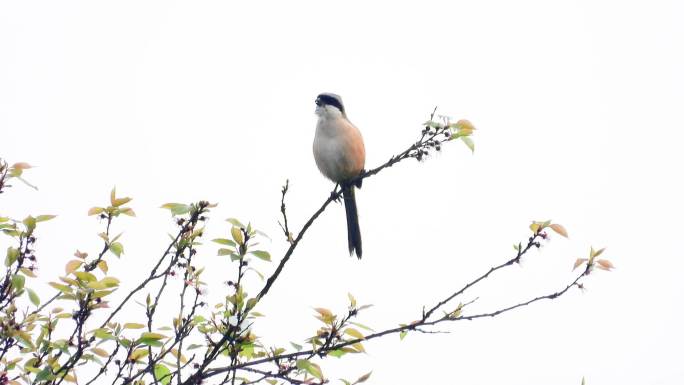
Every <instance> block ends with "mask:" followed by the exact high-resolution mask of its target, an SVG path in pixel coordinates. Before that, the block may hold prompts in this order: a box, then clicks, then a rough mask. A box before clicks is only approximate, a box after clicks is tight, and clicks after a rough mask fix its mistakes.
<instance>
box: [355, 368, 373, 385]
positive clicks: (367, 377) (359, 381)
mask: <svg viewBox="0 0 684 385" xmlns="http://www.w3.org/2000/svg"><path fill="white" fill-rule="evenodd" d="M371 373H373V372H372V371H371V372H368V373H366V374H364V375H363V376H361V377H359V379H358V380H356V381H355V382H354V384H360V383H362V382H366V380H368V379H369V378H370V376H371ZM354 384H352V385H354Z"/></svg>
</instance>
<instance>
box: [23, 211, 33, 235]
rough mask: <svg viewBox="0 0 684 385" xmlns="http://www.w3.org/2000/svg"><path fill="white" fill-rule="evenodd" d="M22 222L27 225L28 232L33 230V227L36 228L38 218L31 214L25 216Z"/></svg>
mask: <svg viewBox="0 0 684 385" xmlns="http://www.w3.org/2000/svg"><path fill="white" fill-rule="evenodd" d="M21 223H23V224H24V226H26V232H28V233H31V232H33V229H35V228H36V218H34V217H32V216H30V215H29V216H28V217H26V218H24V220H23V221H21Z"/></svg>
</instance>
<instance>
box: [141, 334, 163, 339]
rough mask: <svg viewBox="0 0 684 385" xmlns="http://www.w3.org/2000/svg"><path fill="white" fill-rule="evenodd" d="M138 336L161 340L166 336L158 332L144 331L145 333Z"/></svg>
mask: <svg viewBox="0 0 684 385" xmlns="http://www.w3.org/2000/svg"><path fill="white" fill-rule="evenodd" d="M140 338H150V339H153V340H161V339H163V338H166V336H165V335H163V334H159V333H152V332H146V333H143V334H142V335H141V336H140Z"/></svg>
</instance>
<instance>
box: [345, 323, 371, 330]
mask: <svg viewBox="0 0 684 385" xmlns="http://www.w3.org/2000/svg"><path fill="white" fill-rule="evenodd" d="M349 323H350V324H352V325H356V326H358V327H360V328H361V329H366V330H368V331H369V332H372V331H374V330H373V328H371V327H369V326H366V325H364V324H361V323H358V322H353V321H349Z"/></svg>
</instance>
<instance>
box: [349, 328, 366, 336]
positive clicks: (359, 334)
mask: <svg viewBox="0 0 684 385" xmlns="http://www.w3.org/2000/svg"><path fill="white" fill-rule="evenodd" d="M344 333H345V334H348V335H350V336H352V337H354V338H358V339H364V338H365V337H364V336H363V334H361V332H360V331H358V330H356V329H354V328H346V329H344Z"/></svg>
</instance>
